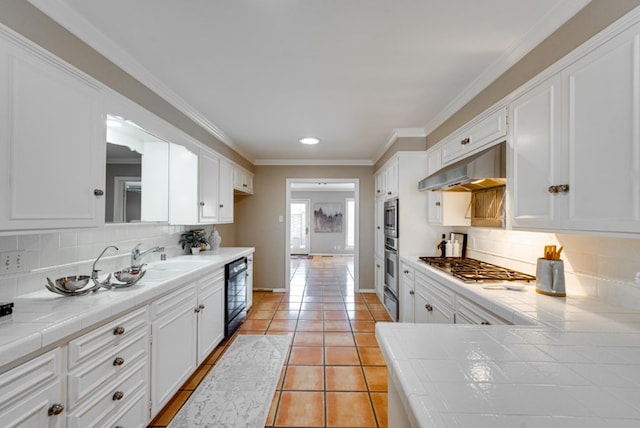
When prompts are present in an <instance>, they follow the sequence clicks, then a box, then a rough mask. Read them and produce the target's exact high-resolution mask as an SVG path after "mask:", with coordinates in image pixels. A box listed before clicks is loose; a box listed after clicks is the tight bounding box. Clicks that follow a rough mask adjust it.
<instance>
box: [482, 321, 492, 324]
mask: <svg viewBox="0 0 640 428" xmlns="http://www.w3.org/2000/svg"><path fill="white" fill-rule="evenodd" d="M480 325H491V323H490V322H489V321H482V322H481V323H480Z"/></svg>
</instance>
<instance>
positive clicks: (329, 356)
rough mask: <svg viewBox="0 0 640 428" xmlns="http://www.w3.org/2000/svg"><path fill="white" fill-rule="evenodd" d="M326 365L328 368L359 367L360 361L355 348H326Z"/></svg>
mask: <svg viewBox="0 0 640 428" xmlns="http://www.w3.org/2000/svg"><path fill="white" fill-rule="evenodd" d="M324 351H325V352H324V355H325V364H326V365H328V366H359V365H360V359H359V358H358V352H357V350H356V348H354V347H347V346H341V347H325V348H324Z"/></svg>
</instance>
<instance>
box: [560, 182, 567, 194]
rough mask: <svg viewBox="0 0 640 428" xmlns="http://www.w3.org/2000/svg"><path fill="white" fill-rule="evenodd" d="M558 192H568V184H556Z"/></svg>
mask: <svg viewBox="0 0 640 428" xmlns="http://www.w3.org/2000/svg"><path fill="white" fill-rule="evenodd" d="M558 192H560V193H569V185H568V184H561V185H559V186H558Z"/></svg>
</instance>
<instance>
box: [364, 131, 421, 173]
mask: <svg viewBox="0 0 640 428" xmlns="http://www.w3.org/2000/svg"><path fill="white" fill-rule="evenodd" d="M426 149H427V139H426V138H425V137H410V138H408V137H403V138H398V139H397V140H396V141H395V142H394V143H393V144H392V145H391V147H389V150H387V151H386V152H384V154H383V155H382V156H380V159H378V160H377V161H376V163H375V165H374V169H373V170H374V171H377V170H378V169H380V167H382V165H384V164H385V162H386V161H388V160H389V159H390V158H391V157H392V156H393V155H394V154H396V153H397V152H400V151H403V152H412V151H420V150H426Z"/></svg>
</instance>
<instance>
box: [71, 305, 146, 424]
mask: <svg viewBox="0 0 640 428" xmlns="http://www.w3.org/2000/svg"><path fill="white" fill-rule="evenodd" d="M67 349H68V370H69V371H68V374H67V390H68V391H67V405H68V409H69V416H68V420H67V426H68V427H69V428H86V427H103V426H106V425H105V424H106V422H107V421H108V420H111V419H114V418H116V417H117V416H118V415H120V414H122V413H123V412H125V411H126V409H129V408H130V407H131V406H133V405H134V402H135V401H137V400H139V399H138V395H139V394H140V392H142V393H143V396H144V398H143V400H144V402H145V403H146V404H145V409H144V414H143V417H142V418H140V419H138V420H137V423H136V424H130V426H135V427H143V426H145V425H146V423H147V422H148V419H149V409H148V402H149V393H148V391H149V371H148V367H149V329H148V317H147V307H144V308H141V309H138V310H136V311H134V312H132V313H129V314H126V315H124V316H122V317H120V318H118V319H116V320H114V321H112V322H109V323H107V324H104V325H102V326H100V327H98V328H96V329H94V330H92V331H91V332H89V333H87V334H85V335H83V336H80V337H78V338H77V339H74V340H72V341H70V342H69V343H68V345H67Z"/></svg>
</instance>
